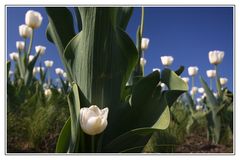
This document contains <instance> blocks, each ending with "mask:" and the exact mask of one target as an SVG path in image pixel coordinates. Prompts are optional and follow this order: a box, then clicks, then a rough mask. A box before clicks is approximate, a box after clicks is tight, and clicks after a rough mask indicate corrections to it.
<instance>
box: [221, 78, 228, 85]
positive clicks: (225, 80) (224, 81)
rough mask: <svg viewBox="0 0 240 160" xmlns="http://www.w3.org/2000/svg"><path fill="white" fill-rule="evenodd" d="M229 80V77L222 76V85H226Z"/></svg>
mask: <svg viewBox="0 0 240 160" xmlns="http://www.w3.org/2000/svg"><path fill="white" fill-rule="evenodd" d="M227 82H228V79H227V78H223V77H221V78H220V84H221V85H222V86H224V85H225V84H226V83H227Z"/></svg>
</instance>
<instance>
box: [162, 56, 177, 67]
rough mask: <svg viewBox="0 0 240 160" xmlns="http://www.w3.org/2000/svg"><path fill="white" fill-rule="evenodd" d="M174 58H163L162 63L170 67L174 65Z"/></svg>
mask: <svg viewBox="0 0 240 160" xmlns="http://www.w3.org/2000/svg"><path fill="white" fill-rule="evenodd" d="M173 60H174V58H173V57H172V56H162V57H161V61H162V64H163V65H164V66H170V65H171V64H172V63H173Z"/></svg>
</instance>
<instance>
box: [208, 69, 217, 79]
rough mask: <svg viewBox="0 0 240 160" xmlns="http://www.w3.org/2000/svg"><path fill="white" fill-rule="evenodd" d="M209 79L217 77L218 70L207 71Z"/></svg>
mask: <svg viewBox="0 0 240 160" xmlns="http://www.w3.org/2000/svg"><path fill="white" fill-rule="evenodd" d="M206 73H207V76H208V78H214V77H216V70H207V71H206Z"/></svg>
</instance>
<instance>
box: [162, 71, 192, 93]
mask: <svg viewBox="0 0 240 160" xmlns="http://www.w3.org/2000/svg"><path fill="white" fill-rule="evenodd" d="M161 82H163V83H165V84H166V85H167V86H168V89H169V90H181V91H187V90H188V85H187V84H186V83H185V82H184V81H183V80H182V79H181V78H180V77H179V76H178V75H177V74H176V73H175V72H173V71H171V70H170V69H164V70H163V71H162V72H161Z"/></svg>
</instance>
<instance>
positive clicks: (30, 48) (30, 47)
mask: <svg viewBox="0 0 240 160" xmlns="http://www.w3.org/2000/svg"><path fill="white" fill-rule="evenodd" d="M33 36H34V29H32V34H31V37H30V43H29V46H28V52H27V55H28V56H29V55H30V52H31V50H32V42H33Z"/></svg>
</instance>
